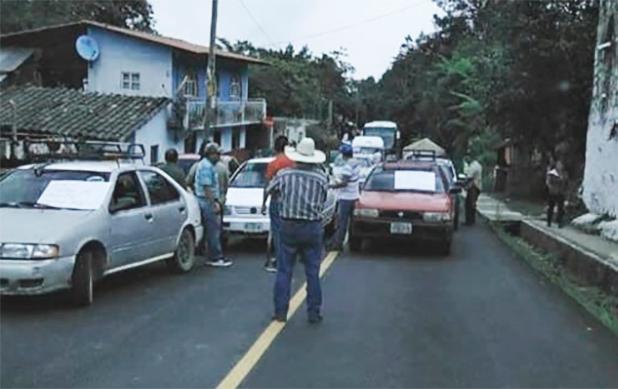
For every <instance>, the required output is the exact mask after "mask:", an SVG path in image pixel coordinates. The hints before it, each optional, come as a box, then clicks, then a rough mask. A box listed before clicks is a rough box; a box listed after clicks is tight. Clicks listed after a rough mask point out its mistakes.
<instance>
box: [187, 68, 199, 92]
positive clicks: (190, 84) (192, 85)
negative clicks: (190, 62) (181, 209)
mask: <svg viewBox="0 0 618 389" xmlns="http://www.w3.org/2000/svg"><path fill="white" fill-rule="evenodd" d="M184 95H185V96H197V77H196V76H195V73H192V72H191V73H187V78H186V81H185V86H184Z"/></svg>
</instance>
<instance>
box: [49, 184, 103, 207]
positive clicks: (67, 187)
mask: <svg viewBox="0 0 618 389" xmlns="http://www.w3.org/2000/svg"><path fill="white" fill-rule="evenodd" d="M109 185H110V184H109V182H96V181H95V182H88V181H71V180H56V181H51V182H50V183H49V184H48V185H47V188H45V190H44V191H43V193H42V194H41V197H40V198H39V201H38V203H39V204H43V205H49V206H51V207H58V208H73V209H84V210H92V209H97V208H99V207H100V206H101V204H103V200H104V199H105V195H106V194H107V191H108V189H109Z"/></svg>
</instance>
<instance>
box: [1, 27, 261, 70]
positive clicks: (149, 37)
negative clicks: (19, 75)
mask: <svg viewBox="0 0 618 389" xmlns="http://www.w3.org/2000/svg"><path fill="white" fill-rule="evenodd" d="M78 25H83V26H94V27H99V28H102V29H105V30H108V31H114V32H117V33H120V34H124V35H127V36H131V37H134V38H138V39H143V40H146V41H150V42H154V43H158V44H161V45H165V46H169V47H173V48H176V49H179V50H184V51H188V52H190V53H194V54H204V55H207V54H208V51H209V49H208V47H207V46H202V45H198V44H195V43H190V42H187V41H184V40H181V39H176V38H170V37H166V36H162V35H156V34H151V33H147V32H143V31H136V30H129V29H128V28H122V27H117V26H112V25H110V24H104V23H99V22H94V21H91V20H82V21H80V22H73V23H66V24H60V25H55V26H47V27H41V28H37V29H33V30H25V31H19V32H14V33H11V34H5V35H2V36H0V38H7V37H12V36H17V35H25V34H32V33H37V32H42V31H47V30H54V29H60V28H65V27H70V26H78ZM215 54H216V55H217V56H218V57H223V58H229V59H234V60H238V61H243V62H251V63H255V64H267V62H265V61H263V60H261V59H258V58H254V57H249V56H246V55H241V54H236V53H231V52H229V51H224V50H220V49H215Z"/></svg>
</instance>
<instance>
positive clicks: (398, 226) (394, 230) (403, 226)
mask: <svg viewBox="0 0 618 389" xmlns="http://www.w3.org/2000/svg"><path fill="white" fill-rule="evenodd" d="M411 233H412V223H391V234H411Z"/></svg>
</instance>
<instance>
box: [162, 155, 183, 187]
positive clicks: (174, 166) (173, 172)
mask: <svg viewBox="0 0 618 389" xmlns="http://www.w3.org/2000/svg"><path fill="white" fill-rule="evenodd" d="M161 170H163V171H164V172H165V173H167V174H168V175H169V176H170V177H172V178H173V179H174V181H176V182H177V183H179V184H180V185H181V186H182V187H183V188H186V187H187V183H186V177H185V172H184V171H182V169H181V168H180V166H178V151H176V149H174V148H172V149H168V150H167V151H166V152H165V165H163V166H161Z"/></svg>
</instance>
